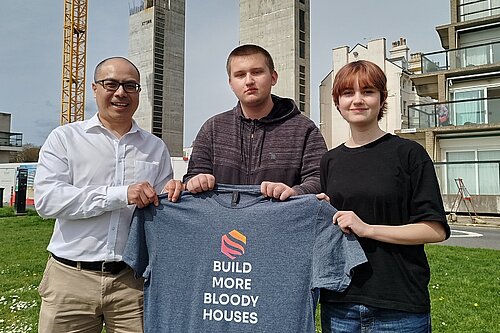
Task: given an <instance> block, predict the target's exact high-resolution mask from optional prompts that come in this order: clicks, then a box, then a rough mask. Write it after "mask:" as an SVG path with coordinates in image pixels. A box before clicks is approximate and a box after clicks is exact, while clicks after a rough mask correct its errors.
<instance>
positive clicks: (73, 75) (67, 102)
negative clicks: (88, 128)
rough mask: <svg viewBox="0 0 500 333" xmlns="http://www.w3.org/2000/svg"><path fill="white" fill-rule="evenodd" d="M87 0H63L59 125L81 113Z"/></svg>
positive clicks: (82, 109) (71, 120) (77, 118)
mask: <svg viewBox="0 0 500 333" xmlns="http://www.w3.org/2000/svg"><path fill="white" fill-rule="evenodd" d="M86 49H87V0H64V40H63V66H62V97H61V101H62V103H61V104H62V108H61V125H64V124H67V123H71V122H75V121H78V120H83V119H84V115H85V65H86V62H85V61H86Z"/></svg>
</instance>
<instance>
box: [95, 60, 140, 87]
mask: <svg viewBox="0 0 500 333" xmlns="http://www.w3.org/2000/svg"><path fill="white" fill-rule="evenodd" d="M113 59H122V60H125V61H126V62H128V63H129V64H131V65H132V66H133V67H134V68H135V70H136V71H137V75H138V77H139V81H140V79H141V73H140V72H139V69H138V68H137V66H136V65H134V63H133V62H132V61H130V60H128V59H127V58H125V57H109V58H106V59H104V60H101V62H99V63H98V64H97V66H95V70H94V82H95V81H97V74H98V72H99V70H100V69H101V67H102V66H103V65H104V64H105V63H106V62H108V61H109V60H113Z"/></svg>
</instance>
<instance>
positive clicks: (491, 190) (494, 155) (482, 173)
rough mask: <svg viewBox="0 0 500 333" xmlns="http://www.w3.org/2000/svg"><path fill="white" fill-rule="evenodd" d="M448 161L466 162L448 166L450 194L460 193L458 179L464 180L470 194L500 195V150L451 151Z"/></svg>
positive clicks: (447, 183) (447, 154)
mask: <svg viewBox="0 0 500 333" xmlns="http://www.w3.org/2000/svg"><path fill="white" fill-rule="evenodd" d="M446 160H447V162H465V163H462V164H448V165H446V173H447V177H446V178H447V182H446V185H447V189H448V191H447V192H448V194H453V193H457V192H458V188H457V185H456V184H455V179H458V178H461V179H463V183H464V185H465V187H466V188H467V190H468V191H469V193H470V194H479V195H499V194H500V176H499V175H500V150H469V151H449V152H446ZM467 162H469V163H467ZM477 162H479V163H477Z"/></svg>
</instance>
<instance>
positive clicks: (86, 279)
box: [38, 257, 144, 333]
mask: <svg viewBox="0 0 500 333" xmlns="http://www.w3.org/2000/svg"><path fill="white" fill-rule="evenodd" d="M143 286H144V279H143V278H140V279H136V278H135V277H134V273H133V270H132V269H131V268H129V267H127V268H126V269H124V270H122V271H121V272H120V273H118V274H116V275H112V274H109V273H102V272H95V271H87V270H81V269H78V268H75V267H71V266H67V265H64V264H62V263H60V262H58V261H56V260H55V259H54V258H52V257H50V258H49V260H48V262H47V266H46V267H45V271H44V273H43V278H42V281H41V283H40V286H39V287H38V291H39V293H40V297H41V298H42V305H41V307H40V317H39V320H38V332H40V333H76V332H85V333H101V330H102V327H103V323H104V324H105V326H106V332H107V333H136V332H137V333H142V332H143V331H144V325H143V301H144V299H143Z"/></svg>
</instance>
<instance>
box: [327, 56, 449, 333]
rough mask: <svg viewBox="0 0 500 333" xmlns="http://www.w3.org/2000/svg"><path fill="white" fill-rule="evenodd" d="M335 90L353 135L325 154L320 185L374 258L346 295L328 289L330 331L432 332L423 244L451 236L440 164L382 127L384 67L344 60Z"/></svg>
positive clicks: (342, 223) (339, 216)
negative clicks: (437, 169)
mask: <svg viewBox="0 0 500 333" xmlns="http://www.w3.org/2000/svg"><path fill="white" fill-rule="evenodd" d="M332 95H333V101H334V103H335V106H336V107H337V109H338V111H339V112H340V114H341V115H342V117H343V118H344V119H345V120H346V121H347V122H348V123H349V126H350V129H351V137H350V138H349V139H348V140H347V141H346V142H345V143H344V144H342V145H340V146H338V147H336V148H334V149H332V150H330V151H329V152H328V153H326V154H325V155H324V156H323V158H322V161H321V188H322V192H323V193H325V194H326V195H327V196H328V197H329V198H330V202H331V204H332V205H333V206H335V207H336V208H337V209H338V210H339V211H338V212H337V213H336V214H335V216H334V217H333V220H334V223H336V224H338V225H339V227H340V228H341V229H342V230H343V231H344V232H346V233H354V234H355V235H356V236H357V238H358V240H359V242H360V243H361V246H362V247H363V249H364V251H365V253H366V256H367V258H368V263H367V264H364V265H361V266H359V267H357V268H356V269H355V271H354V273H353V274H354V275H353V280H352V282H351V285H350V287H349V288H348V289H347V290H346V291H345V292H343V293H335V292H332V291H328V290H321V297H320V302H321V311H322V314H321V317H322V327H323V332H399V333H402V332H408V333H410V332H411V333H419V332H430V331H431V324H430V300H429V292H428V283H429V278H430V271H429V265H428V263H427V258H426V255H425V252H424V245H423V244H425V243H432V242H440V241H443V240H444V239H446V238H448V237H449V235H450V229H449V226H448V225H447V223H446V216H445V212H444V208H443V203H442V199H441V194H440V190H439V185H438V181H437V178H436V174H435V171H434V165H433V163H432V161H431V159H430V158H429V155H428V154H427V152H426V151H425V149H424V148H423V147H422V146H421V145H419V144H418V143H416V142H414V141H411V140H407V139H402V138H399V137H397V136H395V135H392V134H389V133H386V132H384V131H382V129H380V127H379V125H378V121H379V120H380V119H381V118H382V117H383V115H384V111H385V110H386V108H387V103H386V99H387V79H386V77H385V74H384V72H383V71H382V70H381V69H380V68H379V67H378V66H377V65H375V64H374V63H371V62H369V61H363V60H362V61H356V62H352V63H349V64H347V65H345V66H344V67H343V68H341V69H340V71H339V72H338V73H337V75H336V76H335V80H334V83H333V94H332Z"/></svg>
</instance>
